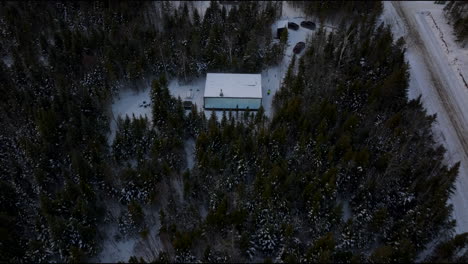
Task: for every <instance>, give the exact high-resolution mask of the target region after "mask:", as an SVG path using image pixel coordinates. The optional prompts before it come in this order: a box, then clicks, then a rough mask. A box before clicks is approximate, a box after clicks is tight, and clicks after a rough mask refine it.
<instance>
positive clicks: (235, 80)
mask: <svg viewBox="0 0 468 264" xmlns="http://www.w3.org/2000/svg"><path fill="white" fill-rule="evenodd" d="M261 105H262V76H261V74H241V73H208V74H207V75H206V83H205V93H204V96H203V106H204V108H205V109H206V110H247V109H248V110H258V109H259V108H260V106H261Z"/></svg>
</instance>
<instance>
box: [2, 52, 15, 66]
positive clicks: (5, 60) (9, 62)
mask: <svg viewBox="0 0 468 264" xmlns="http://www.w3.org/2000/svg"><path fill="white" fill-rule="evenodd" d="M2 61H3V63H5V65H6V66H7V67H8V68H10V67H11V65H13V57H11V56H9V55H8V56H5V57H3V58H2Z"/></svg>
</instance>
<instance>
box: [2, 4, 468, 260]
mask: <svg viewBox="0 0 468 264" xmlns="http://www.w3.org/2000/svg"><path fill="white" fill-rule="evenodd" d="M296 5H298V6H300V7H301V8H304V10H305V11H306V12H307V13H309V14H311V13H313V12H320V14H321V16H323V17H327V16H332V15H334V14H337V13H340V15H341V16H343V17H344V19H343V21H344V22H342V23H341V24H340V26H339V27H338V30H336V31H334V32H328V31H327V30H325V29H324V28H323V27H319V28H318V30H317V32H316V33H315V34H314V37H313V38H312V39H311V40H310V41H309V42H308V43H307V46H308V47H307V49H306V51H305V52H304V55H302V56H301V57H298V58H296V57H295V56H294V57H293V59H292V63H291V64H290V65H289V69H288V71H287V74H286V76H285V78H284V80H283V84H282V87H281V89H280V91H279V92H278V93H277V94H276V95H275V98H274V102H273V106H274V114H273V116H272V117H271V118H267V117H266V116H265V115H264V111H263V109H260V110H259V111H257V112H251V111H233V112H228V113H223V115H222V117H221V118H220V119H219V120H218V118H217V116H216V115H215V113H214V112H213V113H211V115H210V117H209V118H207V117H205V114H204V113H203V112H199V111H198V108H197V107H196V106H193V107H192V109H191V110H188V111H186V110H184V108H183V106H182V102H181V100H180V98H174V97H172V96H171V95H170V93H169V89H168V82H169V80H170V79H171V78H174V77H176V78H179V79H184V80H187V81H188V80H190V79H191V78H193V77H196V76H197V75H200V74H203V73H205V72H206V71H230V72H259V71H260V70H261V69H262V68H263V67H265V66H267V65H271V64H274V63H277V62H278V61H279V59H281V58H282V50H283V49H284V48H285V44H286V42H285V38H286V37H287V36H283V39H282V40H280V41H272V36H271V25H272V23H273V22H274V21H275V19H276V18H277V16H278V14H279V12H278V11H279V8H280V6H281V5H280V3H278V2H245V3H244V2H243V3H240V4H239V5H238V6H234V7H232V6H230V8H227V7H226V6H225V5H221V4H220V3H218V2H216V1H212V2H211V3H210V6H209V7H208V8H207V9H206V11H205V13H204V15H203V16H201V15H200V14H199V13H198V11H196V10H197V9H196V8H194V6H193V4H191V3H190V2H183V3H181V4H180V5H178V6H176V3H174V2H167V1H164V2H156V3H155V2H140V1H136V2H112V1H103V2H96V3H93V2H64V3H56V2H2V3H0V34H1V37H0V45H1V46H2V49H0V57H1V59H2V61H1V62H0V92H1V93H2V98H3V99H2V101H1V103H0V110H1V111H0V124H1V126H0V164H1V166H0V220H1V221H0V239H1V240H0V259H1V260H2V261H5V262H7V261H10V262H39V261H59V262H63V261H70V262H71V261H90V260H91V261H93V257H94V256H96V254H98V253H99V252H100V251H101V249H102V248H104V246H105V245H103V244H104V243H107V242H109V241H107V242H106V240H105V238H103V233H104V231H103V229H102V226H107V225H110V224H112V223H116V224H117V226H118V234H119V237H120V239H123V240H125V239H131V238H134V237H135V236H138V237H140V238H141V239H142V241H145V243H149V242H150V241H153V240H155V239H157V240H158V241H160V243H157V244H158V245H160V248H151V254H148V256H153V257H152V258H149V257H148V256H146V257H145V258H142V257H131V258H130V259H129V260H123V261H129V262H133V263H135V262H143V261H158V262H195V261H206V262H228V261H231V262H246V261H253V262H260V261H284V262H298V261H301V262H411V261H414V260H416V258H417V257H418V254H420V253H421V252H423V251H424V250H425V248H426V246H427V245H428V244H430V243H431V242H433V241H434V238H436V237H439V236H442V235H443V237H444V238H446V239H444V241H442V242H441V243H439V244H438V245H436V247H435V249H434V250H433V252H432V253H431V254H429V255H428V256H427V258H426V260H427V261H434V262H439V261H466V259H467V255H466V250H464V249H465V248H466V244H467V239H466V234H461V235H458V236H455V237H452V236H451V233H450V231H451V228H452V227H453V225H454V223H453V221H451V220H450V218H449V215H450V213H451V207H450V206H448V205H447V200H448V197H449V195H450V193H451V192H452V191H453V183H454V181H455V178H456V176H457V166H458V165H455V166H453V167H447V165H446V164H445V163H444V162H443V154H444V149H443V148H442V147H440V146H437V145H436V144H435V142H434V139H433V136H432V133H431V124H432V123H433V122H434V121H435V116H428V115H427V114H426V112H425V111H424V109H423V108H422V106H421V102H420V100H419V99H418V100H411V101H408V98H407V87H408V65H406V63H405V61H404V52H405V50H404V41H402V40H397V41H396V42H394V41H393V36H392V34H391V33H390V29H389V28H388V27H385V26H383V25H376V17H377V15H378V14H379V12H380V10H381V4H380V3H378V2H376V3H371V4H368V3H366V4H364V5H362V4H359V3H347V2H346V3H344V2H338V1H337V2H327V3H325V2H307V3H305V2H304V3H296ZM148 76H158V77H157V78H153V77H152V78H151V103H150V107H151V110H152V111H151V112H152V118H147V117H135V116H131V117H130V116H125V117H117V118H116V120H115V125H116V132H115V138H113V140H112V142H108V134H109V127H110V124H111V119H110V118H109V116H110V115H109V108H110V103H111V101H112V96H113V95H114V93H115V90H116V88H115V87H118V86H121V85H123V84H128V83H133V84H139V83H141V82H145V79H147V78H148ZM136 87H138V86H136ZM189 142H195V143H194V144H195V153H194V166H193V168H192V167H191V166H190V165H189V160H190V153H188V152H187V150H186V148H185V147H186V145H187V144H188V143H189ZM114 206H115V207H116V208H118V210H117V211H118V213H117V217H113V216H112V214H111V211H112V210H113V207H114ZM111 207H112V208H111ZM153 213H155V215H157V220H156V221H155V220H154V219H152V217H153ZM155 227H156V229H158V230H156V231H155V230H154V229H155Z"/></svg>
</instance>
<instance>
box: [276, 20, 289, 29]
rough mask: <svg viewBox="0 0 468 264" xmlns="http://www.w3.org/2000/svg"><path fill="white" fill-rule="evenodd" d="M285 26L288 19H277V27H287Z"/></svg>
mask: <svg viewBox="0 0 468 264" xmlns="http://www.w3.org/2000/svg"><path fill="white" fill-rule="evenodd" d="M287 27H288V20H280V21H278V28H287Z"/></svg>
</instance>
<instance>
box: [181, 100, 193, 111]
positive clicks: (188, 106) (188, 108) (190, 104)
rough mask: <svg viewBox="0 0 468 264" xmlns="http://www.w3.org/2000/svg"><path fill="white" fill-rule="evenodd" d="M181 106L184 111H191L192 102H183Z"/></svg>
mask: <svg viewBox="0 0 468 264" xmlns="http://www.w3.org/2000/svg"><path fill="white" fill-rule="evenodd" d="M183 104H184V109H185V110H190V109H192V105H193V104H192V102H190V101H184V102H183Z"/></svg>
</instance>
